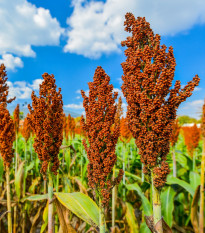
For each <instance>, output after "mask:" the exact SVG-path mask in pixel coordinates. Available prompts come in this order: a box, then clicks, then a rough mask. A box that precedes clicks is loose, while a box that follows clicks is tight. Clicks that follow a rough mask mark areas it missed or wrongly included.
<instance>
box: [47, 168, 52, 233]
mask: <svg viewBox="0 0 205 233" xmlns="http://www.w3.org/2000/svg"><path fill="white" fill-rule="evenodd" d="M52 199H53V180H52V175H51V172H50V171H49V174H48V233H53V203H52Z"/></svg>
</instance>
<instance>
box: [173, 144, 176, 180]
mask: <svg viewBox="0 0 205 233" xmlns="http://www.w3.org/2000/svg"><path fill="white" fill-rule="evenodd" d="M172 160H173V177H177V163H176V156H175V147H174V146H173V147H172Z"/></svg>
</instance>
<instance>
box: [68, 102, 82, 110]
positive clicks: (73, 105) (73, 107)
mask: <svg viewBox="0 0 205 233" xmlns="http://www.w3.org/2000/svg"><path fill="white" fill-rule="evenodd" d="M64 107H65V108H71V109H83V103H79V104H67V105H64Z"/></svg>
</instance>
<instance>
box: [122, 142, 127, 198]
mask: <svg viewBox="0 0 205 233" xmlns="http://www.w3.org/2000/svg"><path fill="white" fill-rule="evenodd" d="M122 145H123V147H122V148H123V150H122V153H123V165H122V166H123V171H124V174H123V178H122V181H123V193H122V194H123V201H125V199H126V197H125V196H126V195H125V191H126V190H125V167H126V164H125V145H124V143H123V144H122Z"/></svg>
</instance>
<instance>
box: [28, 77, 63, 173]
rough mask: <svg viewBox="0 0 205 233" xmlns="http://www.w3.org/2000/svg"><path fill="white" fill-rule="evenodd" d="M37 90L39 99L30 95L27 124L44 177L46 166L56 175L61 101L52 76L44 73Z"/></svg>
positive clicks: (60, 138) (61, 124)
mask: <svg viewBox="0 0 205 233" xmlns="http://www.w3.org/2000/svg"><path fill="white" fill-rule="evenodd" d="M42 77H43V79H44V80H43V82H42V84H41V85H40V88H39V97H37V96H36V95H35V94H34V91H33V92H32V94H31V98H32V107H31V106H30V105H28V109H29V111H30V114H31V117H29V124H30V125H31V127H32V130H33V132H34V133H35V135H36V137H35V139H34V144H33V147H34V149H35V152H36V153H37V154H38V157H39V159H40V161H41V162H42V168H41V173H42V174H43V175H44V177H45V175H46V172H47V169H48V165H49V164H51V171H52V172H53V173H54V174H57V170H58V168H59V159H58V153H59V150H60V146H61V144H62V140H63V101H62V95H61V93H60V92H61V89H60V88H59V90H58V92H57V91H56V84H55V78H54V75H49V74H48V73H44V74H43V75H42Z"/></svg>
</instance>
